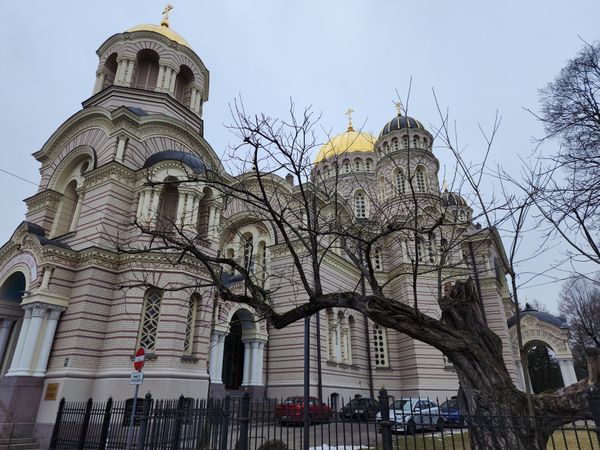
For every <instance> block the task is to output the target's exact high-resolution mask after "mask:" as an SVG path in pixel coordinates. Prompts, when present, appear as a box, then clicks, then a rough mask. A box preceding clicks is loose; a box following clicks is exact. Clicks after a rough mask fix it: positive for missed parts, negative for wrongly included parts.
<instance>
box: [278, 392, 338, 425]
mask: <svg viewBox="0 0 600 450" xmlns="http://www.w3.org/2000/svg"><path fill="white" fill-rule="evenodd" d="M308 414H309V416H310V422H311V423H315V422H329V420H330V419H331V408H330V407H329V406H327V405H326V404H325V403H320V402H319V399H318V398H316V397H309V400H308ZM275 418H276V419H277V420H278V421H279V423H281V424H282V425H284V424H287V423H302V422H303V421H304V397H288V398H286V399H285V401H283V403H280V404H279V405H277V406H276V407H275Z"/></svg>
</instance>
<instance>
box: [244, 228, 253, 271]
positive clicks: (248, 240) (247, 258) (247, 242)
mask: <svg viewBox="0 0 600 450" xmlns="http://www.w3.org/2000/svg"><path fill="white" fill-rule="evenodd" d="M244 268H245V269H246V270H247V271H249V272H252V271H253V270H254V238H253V236H252V235H251V234H250V233H248V234H245V235H244Z"/></svg>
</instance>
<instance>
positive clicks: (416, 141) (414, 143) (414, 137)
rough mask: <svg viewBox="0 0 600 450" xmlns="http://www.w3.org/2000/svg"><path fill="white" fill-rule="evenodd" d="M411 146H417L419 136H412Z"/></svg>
mask: <svg viewBox="0 0 600 450" xmlns="http://www.w3.org/2000/svg"><path fill="white" fill-rule="evenodd" d="M413 146H414V147H415V148H419V136H413Z"/></svg>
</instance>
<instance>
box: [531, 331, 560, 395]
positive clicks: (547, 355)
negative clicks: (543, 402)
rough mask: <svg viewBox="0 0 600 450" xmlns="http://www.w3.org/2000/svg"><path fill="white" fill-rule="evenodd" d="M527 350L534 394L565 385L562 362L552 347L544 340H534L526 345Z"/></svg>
mask: <svg viewBox="0 0 600 450" xmlns="http://www.w3.org/2000/svg"><path fill="white" fill-rule="evenodd" d="M525 352H526V353H527V366H528V369H529V379H530V381H531V390H532V392H533V393H534V394H539V393H540V392H545V391H549V390H553V389H558V388H561V387H563V386H564V380H563V375H562V373H561V370H560V364H559V362H558V360H557V358H556V356H555V353H554V350H553V349H552V347H550V346H549V345H547V344H546V343H544V342H542V341H537V340H532V341H529V342H528V343H527V345H526V346H525Z"/></svg>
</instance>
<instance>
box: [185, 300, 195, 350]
mask: <svg viewBox="0 0 600 450" xmlns="http://www.w3.org/2000/svg"><path fill="white" fill-rule="evenodd" d="M197 308H198V298H197V297H196V296H195V295H192V296H191V297H190V300H189V302H188V313H187V319H186V322H185V340H184V342H183V354H184V355H192V353H194V330H195V328H196V327H195V325H196V309H197Z"/></svg>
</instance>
